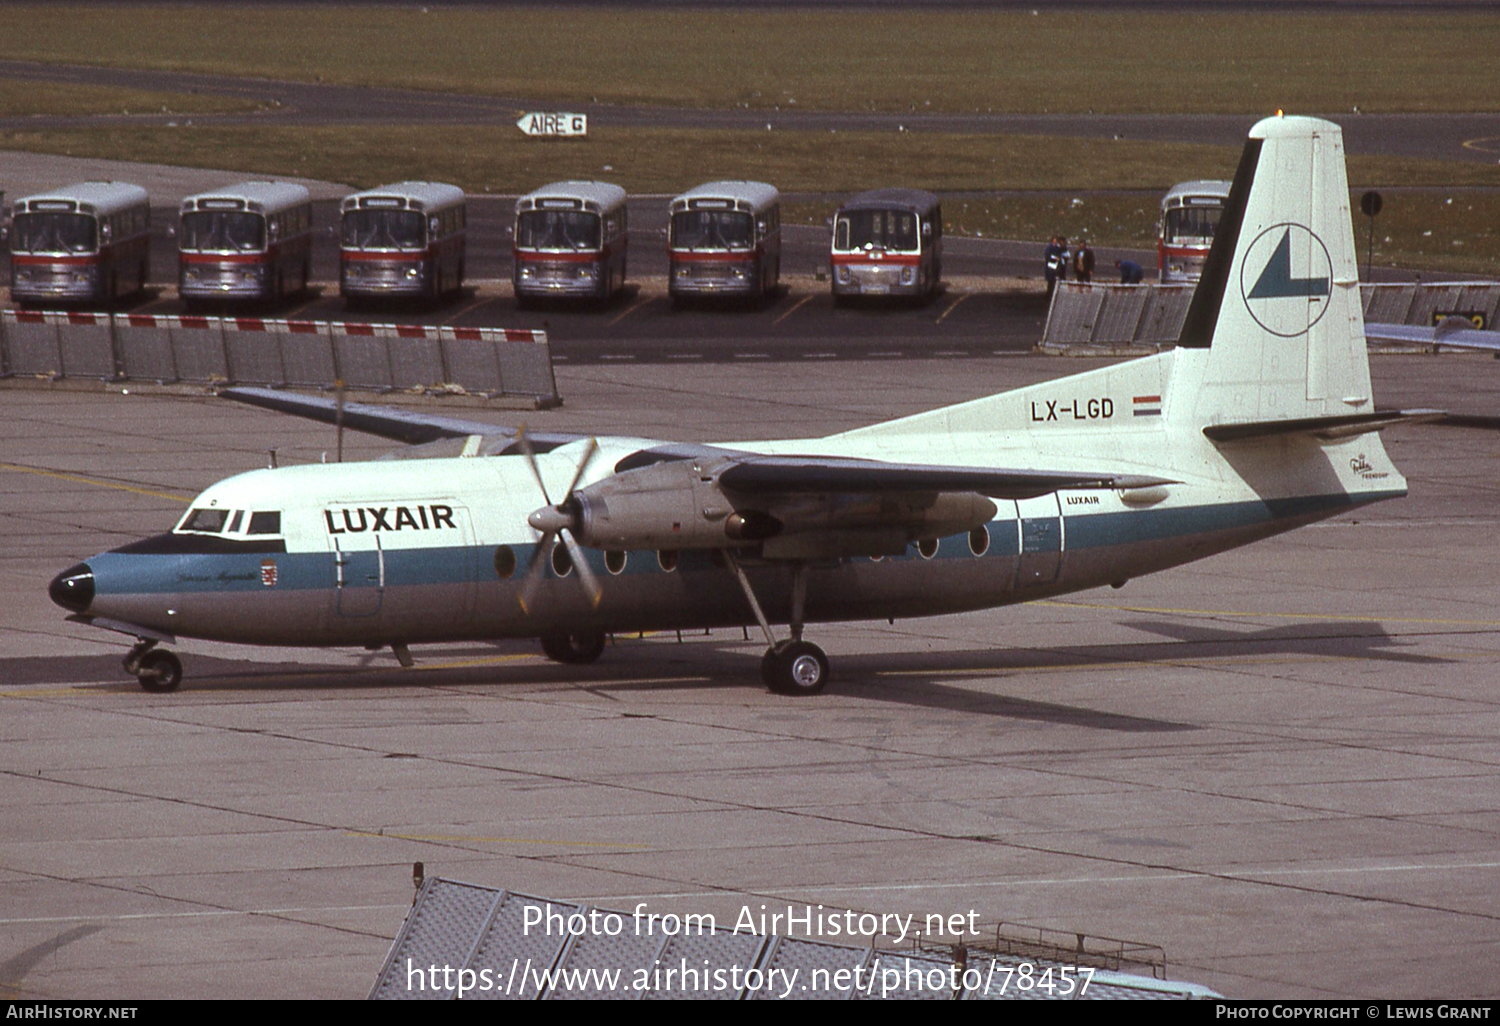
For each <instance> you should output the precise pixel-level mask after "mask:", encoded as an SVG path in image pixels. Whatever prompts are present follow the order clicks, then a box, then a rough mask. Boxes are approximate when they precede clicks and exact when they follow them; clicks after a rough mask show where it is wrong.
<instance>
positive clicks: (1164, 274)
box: [1156, 181, 1229, 282]
mask: <svg viewBox="0 0 1500 1026" xmlns="http://www.w3.org/2000/svg"><path fill="white" fill-rule="evenodd" d="M1228 198H1229V183H1228V182H1219V181H1209V182H1180V183H1178V184H1177V185H1174V186H1172V187H1171V188H1170V189H1168V190H1167V194H1166V195H1165V196H1163V197H1162V199H1161V220H1160V221H1159V222H1157V232H1156V274H1157V279H1158V280H1159V281H1163V282H1194V281H1197V280H1198V279H1199V278H1200V277H1202V275H1203V261H1205V260H1207V259H1208V250H1209V247H1211V246H1212V245H1213V244H1214V232H1215V231H1216V230H1217V229H1218V227H1219V218H1220V217H1221V216H1222V215H1223V213H1224V201H1225V200H1227V199H1228Z"/></svg>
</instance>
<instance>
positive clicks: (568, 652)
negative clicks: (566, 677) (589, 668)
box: [542, 633, 604, 664]
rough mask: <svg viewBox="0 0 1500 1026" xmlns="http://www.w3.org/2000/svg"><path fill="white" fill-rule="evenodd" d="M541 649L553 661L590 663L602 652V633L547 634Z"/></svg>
mask: <svg viewBox="0 0 1500 1026" xmlns="http://www.w3.org/2000/svg"><path fill="white" fill-rule="evenodd" d="M542 651H543V652H545V653H546V654H547V658H548V659H551V660H552V661H553V662H555V663H572V664H580V663H591V662H593V661H594V660H595V659H598V658H599V656H601V655H602V654H603V653H604V635H603V634H590V633H583V634H547V635H544V636H543V637H542Z"/></svg>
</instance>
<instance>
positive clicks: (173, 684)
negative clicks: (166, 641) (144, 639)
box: [135, 649, 182, 693]
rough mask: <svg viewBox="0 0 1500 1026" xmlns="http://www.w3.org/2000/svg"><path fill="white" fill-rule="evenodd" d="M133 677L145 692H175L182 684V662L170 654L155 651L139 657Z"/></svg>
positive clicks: (158, 650) (159, 650)
mask: <svg viewBox="0 0 1500 1026" xmlns="http://www.w3.org/2000/svg"><path fill="white" fill-rule="evenodd" d="M135 676H136V680H138V681H140V683H141V687H142V688H144V689H145V690H147V691H150V692H153V693H161V692H166V691H176V690H177V686H178V685H179V684H181V683H182V660H181V659H178V658H177V656H176V655H175V654H173V653H171V652H166V651H163V650H162V649H155V650H153V651H150V652H147V653H146V654H145V655H143V656H141V659H140V663H139V664H138V666H137V668H136V671H135Z"/></svg>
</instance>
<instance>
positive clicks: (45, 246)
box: [10, 214, 98, 253]
mask: <svg viewBox="0 0 1500 1026" xmlns="http://www.w3.org/2000/svg"><path fill="white" fill-rule="evenodd" d="M97 236H98V233H97V231H96V227H95V223H94V219H93V218H92V217H90V216H89V215H87V214H17V215H16V217H15V221H14V223H13V224H12V226H11V232H10V239H11V241H10V248H11V251H12V252H14V253H92V252H94V249H95V239H96V238H97Z"/></svg>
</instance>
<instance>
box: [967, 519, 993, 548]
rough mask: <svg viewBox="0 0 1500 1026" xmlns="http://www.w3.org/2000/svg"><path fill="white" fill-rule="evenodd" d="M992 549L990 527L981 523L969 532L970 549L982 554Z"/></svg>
mask: <svg viewBox="0 0 1500 1026" xmlns="http://www.w3.org/2000/svg"><path fill="white" fill-rule="evenodd" d="M989 550H990V529H989V528H988V527H986V526H985V525H984V524H980V525H979V526H978V527H976V528H974V529H973V530H972V531H970V532H969V551H970V552H972V553H974V555H976V556H982V555H984V554H985V553H986V552H988V551H989Z"/></svg>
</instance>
